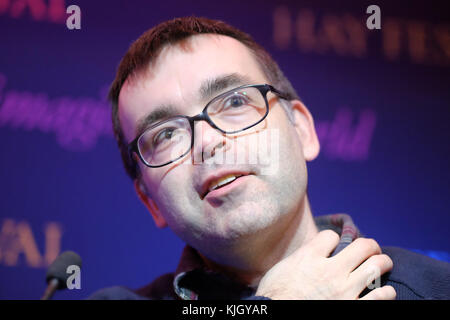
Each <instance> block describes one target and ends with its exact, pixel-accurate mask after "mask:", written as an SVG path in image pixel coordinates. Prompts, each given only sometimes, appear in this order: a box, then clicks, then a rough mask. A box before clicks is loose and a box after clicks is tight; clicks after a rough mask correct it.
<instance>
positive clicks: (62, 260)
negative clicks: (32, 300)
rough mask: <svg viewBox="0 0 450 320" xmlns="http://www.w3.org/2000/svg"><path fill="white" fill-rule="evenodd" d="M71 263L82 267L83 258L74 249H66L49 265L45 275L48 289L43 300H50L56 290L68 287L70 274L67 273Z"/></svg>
mask: <svg viewBox="0 0 450 320" xmlns="http://www.w3.org/2000/svg"><path fill="white" fill-rule="evenodd" d="M70 265H76V266H78V267H79V268H81V258H80V256H79V255H78V254H76V253H75V252H73V251H64V252H63V253H61V254H60V255H59V256H58V257H57V258H56V259H55V261H53V263H52V264H51V265H50V266H49V267H48V270H47V275H46V277H45V280H46V281H47V289H46V290H45V292H44V295H43V296H42V298H41V300H49V299H51V297H52V296H53V294H54V293H55V291H56V290H62V289H66V288H67V278H69V276H70V274H68V273H67V267H69V266H70Z"/></svg>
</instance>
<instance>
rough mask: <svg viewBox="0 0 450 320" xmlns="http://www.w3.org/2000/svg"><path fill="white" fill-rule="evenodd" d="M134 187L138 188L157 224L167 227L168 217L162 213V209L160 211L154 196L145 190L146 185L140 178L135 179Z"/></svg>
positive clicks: (138, 193) (139, 194) (159, 226)
mask: <svg viewBox="0 0 450 320" xmlns="http://www.w3.org/2000/svg"><path fill="white" fill-rule="evenodd" d="M134 189H135V190H136V193H137V195H138V197H139V199H141V201H142V203H143V204H144V205H145V206H146V207H147V209H148V211H150V214H151V215H152V217H153V221H155V224H156V226H157V227H158V228H165V227H167V222H166V219H164V217H163V216H162V214H161V211H159V209H158V207H157V205H156V203H155V201H153V199H152V198H150V197H149V196H148V194H147V192H146V190H145V187H144V186H143V185H142V183H141V182H140V181H139V179H135V180H134Z"/></svg>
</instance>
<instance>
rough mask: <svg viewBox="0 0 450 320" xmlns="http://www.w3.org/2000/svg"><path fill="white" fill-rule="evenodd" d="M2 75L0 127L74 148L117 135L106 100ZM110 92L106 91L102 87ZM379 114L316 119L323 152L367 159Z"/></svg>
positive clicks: (342, 113) (346, 112)
mask: <svg viewBox="0 0 450 320" xmlns="http://www.w3.org/2000/svg"><path fill="white" fill-rule="evenodd" d="M5 85H6V77H5V76H3V75H2V74H0V127H10V128H13V129H21V130H25V131H40V132H44V133H50V134H54V135H55V136H56V140H57V142H58V144H59V145H60V146H61V147H62V148H64V149H66V150H69V151H89V150H92V149H93V148H94V147H95V145H96V143H97V140H98V138H99V137H101V136H109V137H111V136H112V124H111V115H110V112H111V111H110V107H109V105H108V103H107V102H106V101H104V99H98V100H96V99H93V98H73V97H66V96H64V97H58V98H54V99H50V98H49V97H48V95H47V94H46V93H32V92H28V91H18V90H9V91H7V90H5ZM100 92H101V93H100V96H101V97H104V96H105V92H104V90H100ZM375 126H376V113H375V111H374V110H372V109H368V108H366V109H362V110H361V111H359V112H358V113H356V112H354V111H352V110H351V109H350V108H348V107H341V108H337V109H336V114H335V117H334V118H333V119H332V120H316V129H317V134H318V137H319V141H320V143H321V147H322V154H324V155H325V156H326V157H327V158H329V159H340V160H344V161H361V160H367V158H368V157H369V151H370V145H371V141H372V137H373V134H374V130H375Z"/></svg>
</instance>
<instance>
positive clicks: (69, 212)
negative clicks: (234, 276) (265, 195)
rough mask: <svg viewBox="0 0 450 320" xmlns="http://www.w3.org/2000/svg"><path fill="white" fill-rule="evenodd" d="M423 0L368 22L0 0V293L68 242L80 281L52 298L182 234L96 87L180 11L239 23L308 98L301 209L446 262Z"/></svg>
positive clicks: (231, 0)
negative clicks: (126, 164)
mask: <svg viewBox="0 0 450 320" xmlns="http://www.w3.org/2000/svg"><path fill="white" fill-rule="evenodd" d="M429 3H430V2H426V1H417V2H416V3H412V2H411V1H395V4H394V3H393V1H390V2H389V1H377V4H378V5H379V7H380V9H381V29H380V30H376V29H375V30H369V29H368V28H367V26H366V20H367V18H368V17H369V14H367V13H366V8H367V7H368V5H370V4H372V3H370V2H367V1H242V0H241V1H239V0H228V1H206V0H198V1H195V2H193V3H188V2H186V1H182V0H165V1H143V0H139V1H87V0H86V1H72V2H68V1H64V0H54V1H44V0H28V1H22V0H0V150H1V157H0V199H1V200H0V298H2V299H37V298H39V297H40V295H41V294H42V292H43V290H44V289H45V281H44V278H45V271H46V267H47V266H48V265H49V263H50V262H51V261H52V260H53V259H54V257H55V256H57V255H58V254H59V253H60V252H62V251H64V250H69V249H70V250H74V251H76V252H78V253H79V254H80V255H81V257H82V258H83V269H82V275H81V286H82V287H81V290H71V291H66V292H61V293H59V294H58V295H57V296H56V298H60V299H79V298H84V297H86V296H88V295H89V294H91V293H92V292H93V291H95V290H97V289H99V288H101V287H105V286H110V285H116V284H120V285H125V286H128V287H131V288H136V287H139V286H142V285H144V284H146V283H148V282H150V281H151V280H153V279H154V278H155V277H156V276H158V275H160V274H161V273H164V272H167V271H171V270H173V269H174V268H175V267H176V265H177V262H178V259H179V255H180V253H181V250H182V248H183V243H182V242H181V240H179V239H177V238H176V237H175V236H174V235H173V234H172V233H171V232H170V230H168V229H165V230H159V229H157V228H155V226H154V225H153V221H152V220H151V217H150V215H149V214H148V212H147V211H146V209H145V207H144V206H143V205H142V204H141V203H140V202H139V200H138V198H137V196H136V194H135V193H134V189H133V187H132V183H131V181H130V180H129V179H128V177H127V176H126V174H125V171H124V170H123V167H122V164H121V160H120V157H119V152H118V150H117V147H116V144H115V141H114V139H113V136H112V130H111V123H110V111H109V106H108V104H107V102H106V101H105V95H106V90H107V88H108V85H109V84H110V83H111V81H112V79H113V78H114V75H115V68H116V66H117V64H118V62H119V60H120V58H121V57H122V55H123V54H124V53H125V51H126V50H127V48H128V46H129V45H130V44H131V42H132V41H133V40H135V39H136V38H137V37H138V36H139V35H140V34H142V33H143V32H144V31H145V30H147V29H149V28H150V27H152V26H154V25H155V24H157V23H159V22H161V21H164V20H167V19H170V18H174V17H178V16H186V15H193V14H194V15H200V16H207V17H210V18H216V19H222V20H224V21H226V22H228V23H230V24H232V25H234V26H236V27H238V28H240V29H242V30H244V31H246V32H248V33H250V34H251V35H252V36H253V37H254V38H255V39H256V40H257V41H258V42H259V43H261V44H262V45H263V46H264V47H265V48H267V50H269V52H270V53H271V54H272V55H273V57H274V58H275V60H277V61H278V62H279V64H280V66H281V68H282V69H283V70H284V72H285V74H286V75H287V76H288V78H289V79H290V80H291V81H292V83H293V85H294V87H295V88H296V89H297V90H298V92H299V94H300V96H301V98H302V99H303V101H304V102H305V104H306V105H307V106H308V107H309V109H310V110H311V112H312V114H313V116H314V118H315V121H316V126H317V131H318V134H319V139H320V141H321V145H322V149H321V154H320V156H319V157H318V159H316V160H315V161H313V162H311V163H309V164H308V168H309V196H310V199H311V205H312V210H313V213H314V215H322V214H329V213H338V212H345V213H348V214H350V215H352V217H353V219H354V221H355V222H356V224H357V225H358V226H359V228H360V229H361V231H362V232H363V233H364V234H365V235H366V236H369V237H373V238H375V239H377V240H378V242H379V243H380V244H381V245H395V246H400V247H403V248H407V249H413V250H417V251H420V252H423V253H425V254H428V255H430V256H433V257H437V258H438V259H442V260H447V261H449V255H448V253H449V252H450V241H449V237H448V226H449V225H450V217H449V213H448V208H449V178H450V176H449V170H448V163H449V161H450V156H449V138H450V133H449V132H450V131H449V129H448V126H449V125H448V124H449V120H450V119H449V118H450V117H449V115H450V111H449V107H450V105H449V102H450V90H449V88H450V21H449V20H450V19H449V16H448V10H445V6H444V4H439V3H438V2H437V1H436V2H435V1H433V5H429ZM72 4H75V5H78V6H79V8H80V9H81V29H79V30H77V29H74V30H70V29H68V27H67V26H66V19H67V18H68V17H69V16H70V14H67V13H66V8H67V7H68V6H69V5H72Z"/></svg>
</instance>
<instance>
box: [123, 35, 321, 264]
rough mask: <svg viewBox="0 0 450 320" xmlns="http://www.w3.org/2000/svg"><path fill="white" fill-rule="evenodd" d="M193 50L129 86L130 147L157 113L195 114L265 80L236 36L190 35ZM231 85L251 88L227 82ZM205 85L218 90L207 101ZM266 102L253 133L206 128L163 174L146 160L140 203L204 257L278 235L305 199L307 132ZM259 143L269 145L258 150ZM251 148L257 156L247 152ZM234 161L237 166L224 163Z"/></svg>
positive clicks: (172, 52) (171, 56)
mask: <svg viewBox="0 0 450 320" xmlns="http://www.w3.org/2000/svg"><path fill="white" fill-rule="evenodd" d="M188 44H189V46H188V48H186V47H185V46H183V48H182V47H181V46H179V45H175V46H167V47H165V48H164V49H163V50H162V51H161V53H160V55H159V56H158V58H157V59H156V60H155V61H154V62H153V63H152V64H151V65H150V66H149V68H148V71H147V72H144V73H142V74H141V75H138V76H137V77H136V78H133V79H132V80H131V81H126V83H125V84H124V86H123V88H122V90H121V92H120V96H119V119H120V122H121V125H122V129H123V131H124V134H125V137H126V139H127V141H128V142H130V141H132V140H133V139H134V138H135V136H136V135H137V127H138V124H139V123H140V121H141V122H142V119H144V118H145V117H146V116H147V115H148V114H149V113H151V112H153V111H155V110H156V109H157V108H159V107H160V106H168V105H170V106H172V109H176V110H175V114H181V115H188V116H193V115H196V114H198V113H200V112H201V111H202V109H203V108H204V106H205V105H206V103H208V102H209V101H210V100H211V99H212V98H214V97H215V96H217V95H218V94H220V93H223V92H226V91H229V90H231V89H234V88H235V87H238V86H240V85H245V84H265V83H267V82H268V81H267V79H266V77H265V75H264V74H263V72H262V71H261V69H260V67H259V65H258V64H257V62H256V60H255V58H254V57H253V56H252V54H251V53H250V51H249V50H248V49H247V48H246V47H245V46H244V45H243V44H241V43H240V42H239V41H237V40H235V39H232V38H230V37H226V36H217V35H198V36H194V37H191V38H189V40H188ZM230 75H232V76H230ZM224 78H225V79H234V80H236V79H235V78H242V81H244V82H242V81H241V82H239V81H234V80H233V81H228V82H229V83H227V81H223V79H224ZM238 80H239V79H238ZM208 83H209V84H210V86H209V88H210V89H211V90H209V91H212V92H211V95H210V96H205V90H200V88H203V89H204V88H205V84H208ZM224 83H225V86H224V85H223V84H224ZM211 84H214V85H212V86H211ZM267 98H268V101H269V108H270V111H269V114H268V116H267V117H266V118H265V120H264V121H262V122H261V123H259V124H258V125H257V126H255V127H253V128H251V129H248V130H246V131H244V132H241V133H238V134H231V135H224V134H222V133H221V132H219V131H217V130H215V129H213V128H212V127H211V126H210V125H209V124H207V123H206V122H205V121H199V122H196V123H195V134H194V147H193V149H192V150H191V152H190V153H188V154H187V155H186V156H185V157H184V158H182V159H180V160H178V161H176V162H174V163H171V164H169V165H166V166H163V167H160V168H149V167H146V166H145V165H144V164H143V163H142V162H140V161H139V166H140V169H141V172H142V179H141V181H142V184H143V185H144V188H141V190H144V189H145V190H146V194H145V195H142V194H141V199H142V200H143V201H144V203H145V204H146V206H147V207H148V208H149V210H150V211H151V213H152V216H153V217H154V219H155V221H158V224H159V225H160V226H162V225H165V224H167V225H168V226H169V227H170V228H171V229H172V230H173V231H174V232H175V233H176V234H177V235H178V236H179V237H180V238H181V239H183V240H184V241H185V242H187V243H188V244H190V245H191V246H193V247H195V248H197V249H198V250H199V251H201V252H202V253H204V254H205V255H207V256H208V254H210V255H212V256H214V251H216V250H218V249H221V248H232V247H234V246H239V245H242V241H245V240H246V239H249V237H252V236H255V235H258V234H259V235H261V234H262V235H267V234H269V233H270V232H274V230H275V229H276V228H281V227H282V226H283V224H284V225H285V224H286V223H288V221H289V220H290V218H292V217H293V215H295V214H296V213H297V212H298V209H299V206H300V204H301V202H302V201H303V200H304V197H305V192H306V183H307V173H306V165H305V153H304V147H303V146H302V144H303V141H305V140H304V135H303V134H302V132H307V129H305V130H303V129H304V128H300V127H298V126H294V125H293V124H291V122H290V121H289V120H288V118H287V115H286V113H285V111H284V110H283V108H282V106H281V105H280V103H279V100H278V99H277V97H276V95H274V94H273V93H268V95H267ZM295 113H296V114H297V116H296V119H300V120H301V121H300V123H303V122H302V121H303V120H305V118H307V117H306V116H304V115H303V114H302V113H301V111H296V112H295ZM306 121H307V120H306ZM258 138H261V139H260V143H261V146H265V147H263V148H262V147H257V148H256V149H255V141H258ZM250 149H251V150H252V152H253V153H254V152H256V153H257V156H256V157H255V154H252V155H250V154H249V150H250ZM268 150H269V152H268ZM317 152H318V150H317ZM317 152H316V153H317ZM202 153H203V157H202ZM313 153H314V152H313ZM230 154H233V155H234V159H240V160H239V161H237V160H236V161H234V162H233V161H230V159H231V158H230V157H228V158H227V159H228V160H227V161H223V160H224V159H225V158H226V155H230ZM224 155H225V156H224ZM314 157H315V156H314ZM250 158H252V159H257V160H258V161H256V163H255V161H250ZM306 158H308V156H307V155H306ZM243 159H244V161H242V160H243ZM215 160H217V161H215ZM224 162H225V163H224ZM230 173H236V174H244V176H243V177H240V178H238V179H236V180H235V181H233V182H232V183H231V184H229V185H227V186H225V187H222V188H219V189H217V190H216V191H214V192H210V193H208V194H207V195H206V197H203V195H204V191H205V185H204V184H205V182H206V181H208V178H211V176H213V175H216V177H219V178H220V177H223V176H226V175H228V174H230ZM275 231H276V230H275ZM279 231H280V232H282V231H281V230H279Z"/></svg>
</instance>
